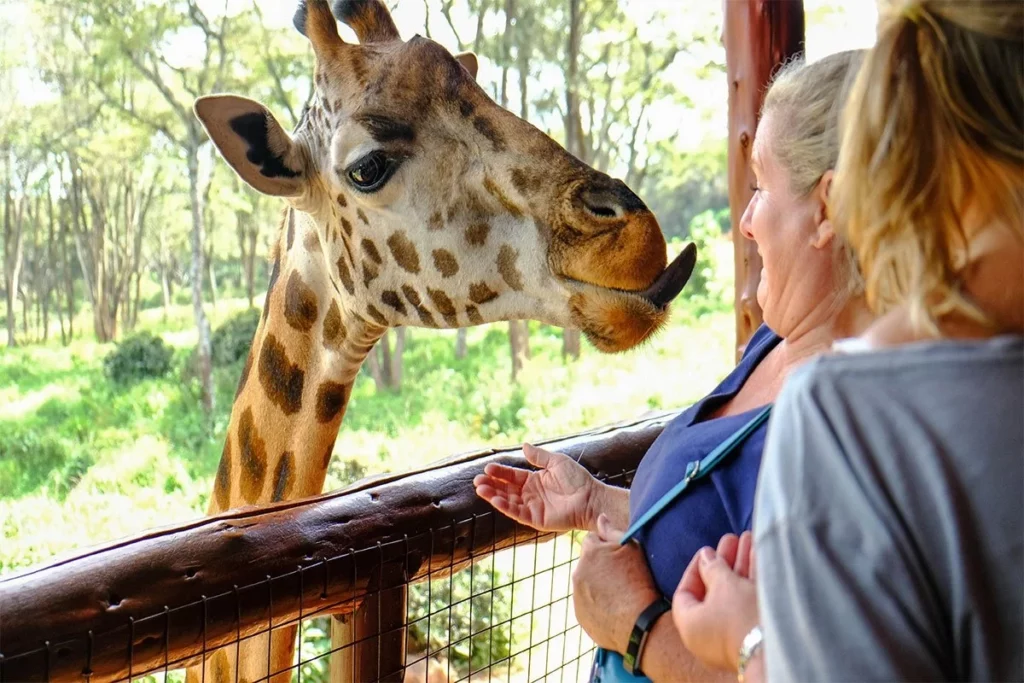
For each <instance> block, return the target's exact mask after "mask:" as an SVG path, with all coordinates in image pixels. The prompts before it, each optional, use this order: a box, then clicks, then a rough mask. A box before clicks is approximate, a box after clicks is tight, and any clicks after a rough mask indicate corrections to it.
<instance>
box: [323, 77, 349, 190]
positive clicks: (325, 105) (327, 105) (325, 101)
mask: <svg viewBox="0 0 1024 683" xmlns="http://www.w3.org/2000/svg"><path fill="white" fill-rule="evenodd" d="M320 106H322V107H323V108H324V111H325V112H327V113H328V114H333V113H334V110H333V109H332V108H331V102H330V100H328V99H327V98H326V97H325V98H324V99H323V100H321V102H320ZM338 196H339V197H340V196H341V195H338ZM342 206H345V205H344V204H342Z"/></svg>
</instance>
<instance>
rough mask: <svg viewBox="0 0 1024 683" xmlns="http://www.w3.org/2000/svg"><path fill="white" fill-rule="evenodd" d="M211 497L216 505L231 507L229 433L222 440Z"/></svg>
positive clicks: (223, 507)
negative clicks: (222, 448) (221, 449)
mask: <svg viewBox="0 0 1024 683" xmlns="http://www.w3.org/2000/svg"><path fill="white" fill-rule="evenodd" d="M213 498H214V500H216V501H217V507H219V508H220V509H221V510H227V509H229V508H230V507H231V435H230V434H228V436H227V439H225V441H224V452H223V453H221V456H220V464H219V465H218V466H217V479H216V480H215V482H214V484H213Z"/></svg>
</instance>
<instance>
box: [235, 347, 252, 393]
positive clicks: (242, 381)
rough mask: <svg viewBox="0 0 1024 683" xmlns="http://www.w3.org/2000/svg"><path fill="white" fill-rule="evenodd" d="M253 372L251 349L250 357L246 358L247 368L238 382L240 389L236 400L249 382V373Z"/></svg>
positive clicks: (243, 370)
mask: <svg viewBox="0 0 1024 683" xmlns="http://www.w3.org/2000/svg"><path fill="white" fill-rule="evenodd" d="M251 371H252V347H250V348H249V355H248V356H246V357H245V366H244V367H242V376H241V377H240V378H239V380H238V388H237V389H235V398H236V399H237V398H238V397H239V396H240V395H241V393H242V389H244V388H245V383H246V382H248V381H249V373H250V372H251Z"/></svg>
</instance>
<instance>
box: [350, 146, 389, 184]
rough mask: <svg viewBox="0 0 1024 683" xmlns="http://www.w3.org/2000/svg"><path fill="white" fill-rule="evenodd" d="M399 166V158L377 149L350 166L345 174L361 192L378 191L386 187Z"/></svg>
mask: <svg viewBox="0 0 1024 683" xmlns="http://www.w3.org/2000/svg"><path fill="white" fill-rule="evenodd" d="M397 168H398V160H396V159H393V158H391V157H389V156H388V155H386V154H385V153H384V152H381V151H380V150H377V151H374V152H370V153H369V154H367V155H366V156H364V157H363V158H362V159H359V160H358V161H356V162H355V163H354V164H352V165H351V166H349V167H348V170H347V171H346V172H345V175H347V176H348V179H349V182H351V183H352V185H353V186H355V188H356V189H357V190H359V191H360V192H376V191H377V190H379V189H380V188H382V187H384V183H386V182H387V181H388V180H390V179H391V176H392V175H394V173H395V170H396V169H397Z"/></svg>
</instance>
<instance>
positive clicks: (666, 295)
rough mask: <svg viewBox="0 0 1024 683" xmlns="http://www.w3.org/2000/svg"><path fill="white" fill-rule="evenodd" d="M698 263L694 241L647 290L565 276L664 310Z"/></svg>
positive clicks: (580, 285) (587, 286) (587, 285)
mask: <svg viewBox="0 0 1024 683" xmlns="http://www.w3.org/2000/svg"><path fill="white" fill-rule="evenodd" d="M696 265H697V245H696V244H694V243H693V242H690V243H689V244H687V245H686V246H685V247H684V248H683V250H682V251H681V252H679V255H678V256H676V257H675V258H674V259H673V260H672V263H670V264H668V266H666V268H665V270H663V271H661V274H660V275H658V277H657V278H655V280H654V282H652V283H651V284H650V286H648V287H647V289H645V290H642V291H641V290H635V289H619V288H617V287H603V286H601V285H597V284H594V283H591V282H583V281H581V280H576V279H573V278H565V280H566V281H567V282H571V283H572V284H574V285H577V286H579V287H585V288H590V287H593V288H596V289H599V290H603V291H605V292H615V293H617V294H624V295H626V296H628V297H630V298H632V299H639V300H641V301H643V302H644V303H646V304H649V305H650V306H653V307H654V308H655V309H657V310H658V311H664V310H665V309H666V308H668V305H669V304H670V303H671V302H672V300H673V299H675V298H676V297H677V296H679V293H680V292H682V291H683V287H685V286H686V283H687V282H689V280H690V276H691V275H693V269H694V267H695V266H696Z"/></svg>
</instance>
